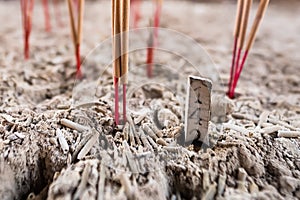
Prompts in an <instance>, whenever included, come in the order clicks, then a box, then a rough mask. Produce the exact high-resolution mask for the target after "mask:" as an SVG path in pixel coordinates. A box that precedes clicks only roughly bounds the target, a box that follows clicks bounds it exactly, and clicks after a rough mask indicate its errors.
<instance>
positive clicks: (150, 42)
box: [146, 32, 154, 78]
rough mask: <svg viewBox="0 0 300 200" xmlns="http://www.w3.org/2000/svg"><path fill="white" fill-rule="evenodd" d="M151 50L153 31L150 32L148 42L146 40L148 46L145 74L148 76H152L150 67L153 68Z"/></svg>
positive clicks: (152, 49) (152, 48)
mask: <svg viewBox="0 0 300 200" xmlns="http://www.w3.org/2000/svg"><path fill="white" fill-rule="evenodd" d="M153 51H154V47H153V33H152V32H151V34H150V38H149V42H148V48H147V62H146V64H147V76H148V77H149V78H151V77H152V75H153V74H152V72H153V70H152V68H153Z"/></svg>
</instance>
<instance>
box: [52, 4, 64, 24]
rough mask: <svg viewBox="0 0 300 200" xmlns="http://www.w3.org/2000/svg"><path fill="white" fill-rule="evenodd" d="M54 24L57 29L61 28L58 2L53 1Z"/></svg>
mask: <svg viewBox="0 0 300 200" xmlns="http://www.w3.org/2000/svg"><path fill="white" fill-rule="evenodd" d="M53 6H54V12H55V19H56V23H57V25H58V26H59V27H62V26H63V23H62V20H61V13H60V7H59V3H58V0H53Z"/></svg>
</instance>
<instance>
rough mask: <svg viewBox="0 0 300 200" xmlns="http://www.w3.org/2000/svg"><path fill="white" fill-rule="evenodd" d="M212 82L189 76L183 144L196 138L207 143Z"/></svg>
mask: <svg viewBox="0 0 300 200" xmlns="http://www.w3.org/2000/svg"><path fill="white" fill-rule="evenodd" d="M211 88H212V82H211V81H210V80H209V79H205V78H201V77H197V76H189V78H188V89H187V97H186V105H185V144H187V143H192V142H193V141H194V140H198V141H201V142H204V143H207V139H208V138H207V137H206V136H207V131H208V122H209V120H210V102H211Z"/></svg>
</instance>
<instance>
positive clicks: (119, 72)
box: [112, 0, 130, 125]
mask: <svg viewBox="0 0 300 200" xmlns="http://www.w3.org/2000/svg"><path fill="white" fill-rule="evenodd" d="M129 16H130V0H123V1H119V0H112V35H113V42H112V45H113V61H114V64H113V68H114V85H115V122H116V124H117V125H118V124H119V90H118V84H119V83H122V85H123V98H122V100H123V121H124V123H125V121H126V85H127V73H128V46H129ZM119 79H120V80H119Z"/></svg>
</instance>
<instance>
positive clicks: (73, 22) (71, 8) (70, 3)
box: [68, 0, 77, 44]
mask: <svg viewBox="0 0 300 200" xmlns="http://www.w3.org/2000/svg"><path fill="white" fill-rule="evenodd" d="M68 8H69V17H70V24H71V34H72V37H73V44H76V41H77V34H76V27H75V21H74V12H73V2H72V0H68Z"/></svg>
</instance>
